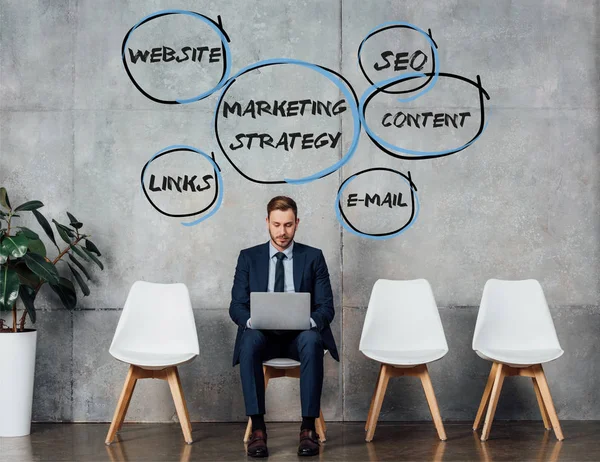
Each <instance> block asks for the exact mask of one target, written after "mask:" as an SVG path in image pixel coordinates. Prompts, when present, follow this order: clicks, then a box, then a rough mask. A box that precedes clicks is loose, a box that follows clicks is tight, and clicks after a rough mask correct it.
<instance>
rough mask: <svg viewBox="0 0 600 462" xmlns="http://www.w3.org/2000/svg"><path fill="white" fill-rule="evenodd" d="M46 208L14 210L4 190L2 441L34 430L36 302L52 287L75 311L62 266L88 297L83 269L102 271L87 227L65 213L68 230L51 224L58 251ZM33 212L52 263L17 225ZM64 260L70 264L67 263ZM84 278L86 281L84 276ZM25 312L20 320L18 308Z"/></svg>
mask: <svg viewBox="0 0 600 462" xmlns="http://www.w3.org/2000/svg"><path fill="white" fill-rule="evenodd" d="M43 206H44V204H43V203H42V202H40V201H37V200H34V201H28V202H25V203H24V204H21V205H19V206H18V207H14V208H13V207H12V206H11V204H10V201H9V199H8V194H7V192H6V189H5V188H0V318H3V317H5V316H2V315H3V314H5V313H8V316H6V317H7V318H9V319H8V320H6V319H0V437H4V436H24V435H28V434H29V433H30V431H31V407H32V401H33V377H34V372H35V349H36V340H37V331H36V330H34V329H26V328H25V322H26V318H27V317H28V316H29V319H30V320H31V322H32V323H35V320H36V311H35V298H36V296H37V294H38V292H39V290H40V288H41V287H42V286H43V285H44V284H46V283H48V285H49V286H50V288H51V289H52V290H53V291H54V292H55V293H56V294H57V295H58V297H59V298H60V300H61V302H62V304H63V305H64V306H65V307H66V308H68V309H73V308H75V306H76V305H77V293H76V291H75V285H74V284H73V282H72V281H71V279H70V278H67V277H63V276H61V275H60V274H59V272H58V270H57V266H58V264H59V263H62V264H65V263H66V266H68V268H69V270H70V272H69V274H70V275H71V276H72V278H73V279H74V280H75V281H76V282H77V285H78V286H79V287H80V289H81V291H82V292H83V295H84V296H87V295H89V293H90V289H89V287H88V285H87V283H86V282H85V280H84V276H85V278H87V280H89V279H90V276H89V273H88V271H87V269H86V266H85V265H84V263H85V262H87V263H90V262H93V263H95V264H96V265H98V266H99V267H100V269H104V267H103V265H102V263H101V262H100V260H99V259H98V257H100V251H99V250H98V248H97V247H96V246H95V245H94V243H93V242H92V241H90V240H89V235H87V234H84V233H83V232H82V230H81V228H82V227H83V224H82V223H81V222H79V221H78V220H77V219H76V218H75V217H74V216H73V215H71V214H70V213H69V212H67V216H68V218H69V226H66V225H63V224H61V223H59V222H57V221H55V220H52V221H53V223H54V226H55V227H56V231H57V232H58V235H59V236H60V238H61V239H62V240H63V241H64V242H65V244H66V245H65V246H64V248H63V249H61V248H60V247H59V245H58V244H57V242H56V239H55V237H54V232H53V230H52V227H51V226H50V223H48V220H46V218H45V217H44V215H42V214H41V213H40V212H39V209H40V208H41V207H43ZM28 212H31V213H32V214H33V215H34V216H35V218H36V219H37V221H38V223H39V224H40V226H41V228H42V229H43V230H44V232H45V233H46V235H47V236H48V238H49V239H50V241H51V242H52V244H54V246H55V247H56V250H57V252H58V253H57V256H56V257H55V258H54V259H52V258H50V257H49V256H48V254H47V253H46V247H45V245H44V243H43V242H42V241H41V239H40V237H39V235H38V234H37V233H35V232H34V231H32V230H31V229H29V228H26V227H24V226H16V225H15V222H16V221H17V220H16V219H17V218H20V215H21V214H22V213H28ZM66 257H68V258H69V260H70V261H66ZM82 274H83V276H82ZM19 302H20V303H21V304H22V306H23V312H22V315H21V316H20V318H19V317H18V316H17V315H18V310H17V304H18V303H19Z"/></svg>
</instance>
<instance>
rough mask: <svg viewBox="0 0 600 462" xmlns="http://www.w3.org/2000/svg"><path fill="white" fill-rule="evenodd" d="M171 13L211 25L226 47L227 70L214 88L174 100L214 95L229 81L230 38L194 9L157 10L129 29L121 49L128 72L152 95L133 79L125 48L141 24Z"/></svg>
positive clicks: (188, 101) (195, 99)
mask: <svg viewBox="0 0 600 462" xmlns="http://www.w3.org/2000/svg"><path fill="white" fill-rule="evenodd" d="M170 14H184V15H187V16H191V17H193V18H196V19H199V20H200V21H202V22H204V23H205V24H208V26H210V27H211V28H212V29H213V30H214V31H215V32H216V33H217V35H218V36H219V38H220V39H221V44H222V45H223V47H224V48H225V71H224V72H223V75H222V76H221V80H219V83H217V85H216V86H215V87H213V88H212V89H210V90H208V91H205V92H204V93H201V94H199V95H198V96H194V97H192V98H188V99H181V100H175V101H174V102H175V103H179V104H188V103H193V102H196V101H200V100H201V99H204V98H206V97H207V96H210V95H212V94H213V93H214V92H215V91H217V90H219V89H220V88H221V87H222V86H223V85H225V82H227V79H228V78H229V74H230V73H231V51H230V50H229V44H228V39H227V37H225V35H224V34H223V31H222V30H221V29H220V28H219V27H218V26H217V25H216V24H215V23H214V22H213V21H211V20H210V19H209V18H207V17H205V16H203V15H201V14H199V13H194V12H193V11H187V10H161V11H157V12H155V13H152V14H149V15H148V16H146V17H144V18H142V19H141V20H140V21H138V22H137V23H136V24H135V25H134V26H133V27H132V28H131V29H130V30H129V32H128V33H127V35H126V36H125V40H124V41H123V46H122V49H121V52H122V54H121V58H122V60H123V64H124V66H125V69H126V71H127V74H128V75H129V78H130V79H131V80H132V81H133V83H134V85H135V86H136V87H137V88H138V89H139V90H140V91H142V93H143V94H144V95H146V96H150V95H149V93H146V92H145V91H143V90H142V88H141V86H139V84H137V82H136V81H135V79H133V77H132V76H131V74H130V72H129V68H128V67H127V58H126V57H125V48H126V46H127V42H128V41H129V39H130V38H131V35H132V34H133V32H134V31H135V30H136V29H137V28H138V27H139V26H141V25H142V24H143V23H145V22H147V21H150V20H152V19H156V18H157V17H159V16H166V15H170ZM150 98H151V99H152V100H153V101H156V102H161V103H166V104H170V103H171V102H170V101H163V100H159V99H157V98H154V97H151V96H150Z"/></svg>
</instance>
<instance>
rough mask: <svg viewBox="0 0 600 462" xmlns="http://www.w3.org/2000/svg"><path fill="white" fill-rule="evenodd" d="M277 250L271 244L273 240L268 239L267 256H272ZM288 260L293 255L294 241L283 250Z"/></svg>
mask: <svg viewBox="0 0 600 462" xmlns="http://www.w3.org/2000/svg"><path fill="white" fill-rule="evenodd" d="M277 252H279V250H277V249H276V248H275V246H274V245H273V241H271V240H270V239H269V258H273V257H274V256H275V254H276V253H277ZM283 253H284V254H285V256H286V257H287V259H288V260H291V259H292V257H293V256H294V241H292V243H291V244H290V246H289V247H288V248H287V249H285V250H284V251H283Z"/></svg>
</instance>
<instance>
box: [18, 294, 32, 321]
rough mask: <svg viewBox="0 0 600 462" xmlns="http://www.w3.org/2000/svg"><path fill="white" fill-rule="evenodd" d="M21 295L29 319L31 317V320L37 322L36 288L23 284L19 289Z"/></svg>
mask: <svg viewBox="0 0 600 462" xmlns="http://www.w3.org/2000/svg"><path fill="white" fill-rule="evenodd" d="M19 296H20V297H21V300H22V301H23V305H25V309H26V310H27V314H28V315H29V319H31V322H32V323H34V324H35V305H34V301H35V290H34V289H33V287H29V286H23V285H22V286H21V288H20V289H19Z"/></svg>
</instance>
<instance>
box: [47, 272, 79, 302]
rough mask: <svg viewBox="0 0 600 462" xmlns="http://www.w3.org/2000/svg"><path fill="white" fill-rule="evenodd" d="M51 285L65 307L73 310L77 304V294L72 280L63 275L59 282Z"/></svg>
mask: <svg viewBox="0 0 600 462" xmlns="http://www.w3.org/2000/svg"><path fill="white" fill-rule="evenodd" d="M50 287H51V288H52V290H53V291H54V292H56V294H57V295H58V296H59V297H60V301H61V302H62V303H63V305H64V307H65V308H67V309H68V310H72V309H73V308H75V307H76V306H77V294H76V293H75V286H73V283H72V282H71V281H69V280H68V279H66V278H62V277H61V278H60V281H59V283H58V284H50Z"/></svg>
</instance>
